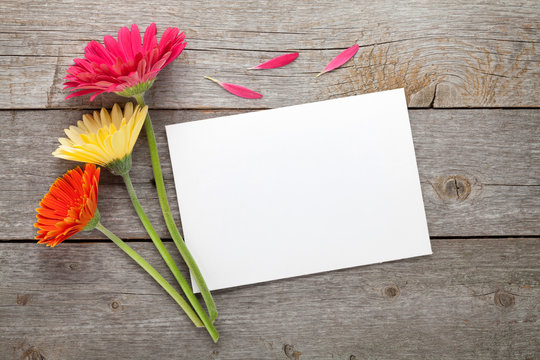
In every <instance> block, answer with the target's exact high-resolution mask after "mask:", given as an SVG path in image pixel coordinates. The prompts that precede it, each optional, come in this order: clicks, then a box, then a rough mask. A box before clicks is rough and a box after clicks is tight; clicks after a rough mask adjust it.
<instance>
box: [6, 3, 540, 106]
mask: <svg viewBox="0 0 540 360" xmlns="http://www.w3.org/2000/svg"><path fill="white" fill-rule="evenodd" d="M25 9H26V10H25V11H21V3H20V2H19V1H13V0H8V1H3V3H2V15H1V18H2V20H1V21H0V42H1V44H2V46H1V47H0V69H1V70H2V71H0V83H1V84H2V86H1V87H0V108H4V109H13V108H18V109H20V108H41V107H49V108H58V107H62V108H66V107H69V108H72V107H88V106H94V104H91V105H90V104H89V102H88V98H87V97H86V98H85V99H72V100H69V101H64V100H63V98H64V97H65V95H66V92H64V91H62V90H61V87H62V86H61V82H62V80H61V78H62V77H63V76H64V74H65V71H66V69H67V67H68V66H69V65H70V64H72V59H73V58H74V57H80V56H81V54H82V53H83V49H84V46H85V45H86V43H87V42H88V41H89V40H92V39H96V40H102V39H103V36H104V35H106V34H115V33H116V32H117V31H118V29H119V28H120V27H121V26H125V25H129V24H131V23H133V22H136V23H138V24H140V25H141V27H146V26H147V25H148V24H149V22H150V21H155V22H156V23H157V24H158V26H159V29H160V31H163V29H164V28H165V27H167V26H178V27H180V28H181V29H183V30H185V31H186V34H187V39H188V42H189V45H188V48H187V50H186V51H185V53H184V54H183V55H182V56H181V58H180V59H179V60H177V61H176V62H174V63H173V64H172V65H170V66H169V68H168V69H166V70H165V71H163V73H162V74H161V75H160V76H159V79H158V81H157V82H156V84H155V87H154V90H153V91H152V93H151V94H149V96H148V102H149V103H150V104H151V105H152V106H153V107H155V108H168V109H179V108H264V107H278V106H284V105H291V104H298V103H304V102H307V101H316V100H324V99H328V98H332V97H339V96H345V95H352V94H362V93H366V92H372V91H377V90H385V89H391V88H397V87H405V88H406V92H407V95H408V97H409V105H410V106H415V107H429V106H433V107H538V106H540V92H538V88H540V72H539V71H538V70H539V64H540V53H539V50H538V49H537V47H536V45H537V43H538V41H539V39H540V35H539V34H540V31H539V22H538V18H539V16H540V3H539V2H538V1H535V0H525V1H522V2H520V4H519V5H518V4H515V3H514V2H491V1H487V2H483V3H480V2H475V3H471V2H469V1H463V0H448V1H444V2H440V1H439V2H437V3H430V2H422V3H421V4H417V5H414V4H411V3H410V2H406V1H400V2H396V1H392V0H384V1H377V2H373V1H368V0H362V1H357V0H345V1H340V2H339V3H336V2H333V1H328V0H318V1H308V2H302V3H298V1H286V2H283V1H281V2H280V3H279V6H276V4H275V3H274V2H264V3H261V2H253V1H249V0H239V1H234V2H230V1H225V0H221V1H183V2H182V4H181V5H179V4H175V3H171V2H170V1H164V0H159V1H154V2H153V6H152V11H151V12H149V9H148V5H147V4H146V3H131V4H130V7H129V9H126V8H125V5H124V4H115V3H111V2H106V3H105V2H103V1H99V0H89V1H85V2H83V3H77V4H73V3H70V4H69V5H67V4H66V3H64V2H62V1H48V2H47V6H43V3H42V2H40V1H25ZM100 9H106V13H107V15H105V14H103V16H101V15H97V14H98V13H99V11H100ZM112 14H114V15H112ZM58 19H62V21H58ZM89 19H91V20H90V21H89ZM354 42H357V43H358V44H359V45H360V46H361V48H360V51H359V53H358V55H357V56H356V57H355V59H354V60H353V61H352V62H350V63H349V64H347V65H346V66H345V67H344V68H343V69H340V70H338V71H335V72H332V73H329V74H326V75H325V76H322V77H320V78H317V79H315V77H314V75H315V74H316V73H318V72H319V71H320V70H321V69H322V68H323V67H324V66H325V65H326V63H327V62H328V61H329V60H330V59H331V58H332V57H334V56H335V55H336V54H337V53H339V51H340V50H342V49H345V48H347V47H349V46H350V45H352V44H353V43H354ZM287 51H299V52H300V53H301V55H300V57H299V58H298V60H297V61H295V62H294V63H293V64H291V65H289V66H287V67H285V68H282V69H276V70H272V71H249V70H246V69H247V68H248V67H251V66H253V65H256V64H258V63H260V62H261V61H263V60H266V59H268V58H271V57H273V56H276V55H277V54H278V53H283V52H287ZM203 75H211V76H215V77H217V78H220V79H222V80H224V81H229V82H235V83H240V84H244V85H246V86H248V87H251V88H253V89H255V90H258V91H260V92H262V93H263V94H264V97H263V99H261V100H257V101H248V100H244V99H239V98H236V97H234V96H232V95H229V94H227V93H225V92H224V91H223V90H222V89H220V88H219V87H217V86H216V85H215V84H213V83H211V82H209V81H207V80H204V79H203ZM113 100H114V96H106V97H100V98H99V100H97V102H96V104H101V103H105V104H110V103H111V101H113Z"/></svg>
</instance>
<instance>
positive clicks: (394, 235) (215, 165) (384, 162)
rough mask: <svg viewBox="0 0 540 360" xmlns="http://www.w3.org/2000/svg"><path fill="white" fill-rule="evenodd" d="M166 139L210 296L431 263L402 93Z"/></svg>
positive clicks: (233, 119)
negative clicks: (331, 273)
mask: <svg viewBox="0 0 540 360" xmlns="http://www.w3.org/2000/svg"><path fill="white" fill-rule="evenodd" d="M166 130H167V137H168V142H169V149H170V155H171V161H172V167H173V173H174V181H175V185H176V192H177V195H178V203H179V207H180V214H181V217H182V224H183V229H184V235H185V240H186V243H187V245H188V247H189V248H190V250H191V252H192V254H193V256H194V257H195V259H196V260H197V263H198V264H199V267H200V269H201V271H202V273H203V274H204V276H205V279H206V281H207V284H208V287H209V288H210V290H215V289H222V288H228V287H233V286H238V285H246V284H253V283H258V282H262V281H268V280H275V279H282V278H287V277H292V276H298V275H305V274H312V273H317V272H322V271H328V270H334V269H342V268H348V267H353V266H359V265H366V264H373V263H379V262H383V261H390V260H397V259H403V258H408V257H413V256H420V255H428V254H431V246H430V241H429V234H428V229H427V223H426V216H425V213H424V205H423V201H422V193H421V189H420V180H419V177H418V170H417V166H416V159H415V154H414V147H413V140H412V135H411V128H410V124H409V117H408V113H407V104H406V100H405V94H404V91H403V89H397V90H390V91H384V92H379V93H372V94H366V95H360V96H352V97H346V98H340V99H335V100H328V101H321V102H317V103H311V104H305V105H297V106H290V107H285V108H279V109H273V110H265V111H258V112H251V113H246V114H239V115H233V116H227V117H221V118H214V119H209V120H201V121H194V122H187V123H182V124H175V125H170V126H167V127H166ZM192 283H193V286H194V288H195V290H197V291H198V288H197V287H196V285H195V284H194V282H193V281H192Z"/></svg>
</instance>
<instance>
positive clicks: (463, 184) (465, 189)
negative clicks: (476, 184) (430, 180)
mask: <svg viewBox="0 0 540 360" xmlns="http://www.w3.org/2000/svg"><path fill="white" fill-rule="evenodd" d="M433 188H434V189H435V192H436V193H437V195H439V197H440V198H441V199H445V200H453V201H457V202H461V201H464V200H465V199H467V198H468V197H469V195H470V194H471V182H470V181H469V180H468V179H466V178H464V177H463V176H460V175H453V176H448V177H446V178H441V179H439V180H437V181H436V182H435V183H434V184H433Z"/></svg>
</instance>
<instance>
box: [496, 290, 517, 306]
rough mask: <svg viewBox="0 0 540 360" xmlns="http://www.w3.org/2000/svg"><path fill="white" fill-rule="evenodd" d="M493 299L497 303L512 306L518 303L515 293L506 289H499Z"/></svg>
mask: <svg viewBox="0 0 540 360" xmlns="http://www.w3.org/2000/svg"><path fill="white" fill-rule="evenodd" d="M493 301H494V302H495V305H498V306H502V307H510V306H512V305H514V304H515V303H516V298H515V297H514V295H512V294H510V293H508V292H506V291H504V290H498V291H497V292H496V293H495V296H494V297H493Z"/></svg>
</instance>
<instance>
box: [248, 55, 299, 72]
mask: <svg viewBox="0 0 540 360" xmlns="http://www.w3.org/2000/svg"><path fill="white" fill-rule="evenodd" d="M298 55H299V54H298V53H290V54H285V55H281V56H278V57H275V58H273V59H270V60H268V61H266V62H263V63H262V64H260V65H257V66H255V67H252V68H250V69H253V70H262V69H275V68H278V67H282V66H285V65H287V64H290V63H292V62H293V61H294V60H296V58H297V57H298Z"/></svg>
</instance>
